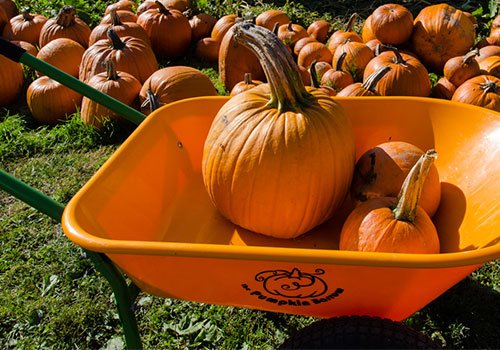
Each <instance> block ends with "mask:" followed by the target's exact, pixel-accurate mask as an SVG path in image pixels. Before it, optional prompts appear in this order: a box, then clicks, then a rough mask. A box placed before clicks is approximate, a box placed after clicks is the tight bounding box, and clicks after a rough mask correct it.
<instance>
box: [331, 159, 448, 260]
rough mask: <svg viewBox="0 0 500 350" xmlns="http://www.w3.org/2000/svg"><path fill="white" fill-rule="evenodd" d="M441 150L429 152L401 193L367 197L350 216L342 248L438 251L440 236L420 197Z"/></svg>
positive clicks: (345, 225)
mask: <svg viewBox="0 0 500 350" xmlns="http://www.w3.org/2000/svg"><path fill="white" fill-rule="evenodd" d="M436 157H437V153H436V152H435V151H434V150H429V151H427V152H426V153H425V154H424V155H422V156H421V157H420V158H419V159H418V161H417V162H416V164H415V165H414V166H413V167H412V169H411V171H410V172H409V173H408V176H406V178H405V179H404V182H403V185H402V186H401V190H400V192H399V195H397V198H396V197H379V198H373V199H370V200H367V201H366V202H364V203H363V204H361V205H359V206H358V207H356V208H355V209H354V210H353V211H352V212H351V213H350V214H349V216H348V217H347V219H346V221H345V222H344V225H343V227H342V230H341V233H340V242H339V249H341V250H352V251H361V252H385V253H409V254H437V253H439V252H440V244H439V236H438V234H437V230H436V227H435V226H434V224H433V222H432V220H431V218H430V217H429V215H428V214H427V213H426V211H425V210H424V209H422V207H421V206H420V205H419V203H420V201H419V197H420V193H421V192H422V188H423V186H424V182H425V180H426V177H427V174H428V172H429V169H430V168H431V166H432V164H433V161H434V159H435V158H436Z"/></svg>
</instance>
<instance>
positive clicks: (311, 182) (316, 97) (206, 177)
mask: <svg viewBox="0 0 500 350" xmlns="http://www.w3.org/2000/svg"><path fill="white" fill-rule="evenodd" d="M234 30H235V32H236V35H235V38H236V40H237V41H238V43H240V44H242V45H245V46H247V47H249V48H250V49H252V50H253V51H254V52H255V53H256V55H257V56H258V57H259V60H260V63H261V65H262V66H263V68H264V71H265V73H266V76H267V81H268V83H265V84H260V85H258V86H256V87H254V88H253V89H250V90H248V91H246V92H243V93H241V94H238V95H236V96H234V97H232V98H231V99H230V100H229V101H228V102H226V103H225V104H224V106H222V108H221V109H220V110H219V112H218V113H217V115H216V117H215V118H214V120H213V123H212V126H211V128H210V130H209V133H208V135H207V139H206V141H205V145H204V150H203V159H202V175H203V181H204V184H205V187H206V189H207V192H208V195H209V197H210V198H211V200H212V202H213V203H214V205H215V207H216V208H217V209H218V210H219V212H220V213H221V214H222V215H223V216H225V217H226V218H227V219H229V220H230V221H232V222H233V223H235V224H237V225H239V226H241V227H244V228H246V229H249V230H251V231H254V232H258V233H262V234H265V235H270V236H274V237H280V238H292V237H297V236H299V235H301V234H303V233H304V232H306V231H308V230H310V229H312V228H313V227H315V226H316V225H319V224H320V223H322V222H324V221H325V220H327V219H328V218H330V217H331V215H332V214H333V213H334V211H335V210H336V209H337V208H338V207H339V206H340V205H341V203H342V202H343V200H344V198H345V195H346V193H347V190H348V187H349V184H350V181H351V177H352V170H353V167H354V157H355V150H354V148H355V144H354V135H353V131H352V128H351V125H350V121H349V118H348V116H347V115H346V114H345V113H344V111H343V109H342V108H341V107H340V105H339V104H338V103H337V102H335V101H334V100H333V99H332V98H331V97H330V96H328V95H326V94H325V93H323V92H321V91H319V90H318V89H314V88H309V89H306V88H305V87H304V85H303V83H302V81H301V78H300V76H299V74H298V69H297V67H296V63H295V61H294V60H293V58H292V56H291V54H290V53H289V52H288V50H287V49H286V48H285V46H284V44H283V43H282V42H281V41H280V40H279V39H278V38H277V37H276V35H274V34H273V33H272V32H271V31H269V30H267V29H265V28H263V27H260V26H256V25H254V24H251V23H245V22H243V23H238V24H236V25H235V26H234Z"/></svg>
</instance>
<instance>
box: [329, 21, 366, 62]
mask: <svg viewBox="0 0 500 350" xmlns="http://www.w3.org/2000/svg"><path fill="white" fill-rule="evenodd" d="M358 17H359V16H358V14H357V13H353V14H352V15H351V17H349V21H347V24H346V25H345V28H344V29H338V30H336V31H335V32H333V34H332V35H331V36H330V38H329V39H328V42H327V44H326V46H327V47H328V49H329V50H330V52H331V53H332V55H333V54H335V51H336V50H337V47H339V46H340V45H342V44H345V43H346V42H347V41H356V42H363V39H362V38H361V37H360V36H359V35H358V34H357V33H356V32H355V31H354V29H353V27H354V23H355V22H356V20H357V19H358Z"/></svg>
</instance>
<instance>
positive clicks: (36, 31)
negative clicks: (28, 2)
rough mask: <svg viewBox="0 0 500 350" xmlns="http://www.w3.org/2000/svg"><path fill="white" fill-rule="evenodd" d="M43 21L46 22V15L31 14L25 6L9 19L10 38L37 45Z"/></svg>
mask: <svg viewBox="0 0 500 350" xmlns="http://www.w3.org/2000/svg"><path fill="white" fill-rule="evenodd" d="M45 22H47V17H45V16H43V15H39V14H31V13H30V11H29V8H25V9H23V10H22V11H21V14H20V15H18V16H15V17H13V18H12V19H11V20H10V25H11V30H12V38H13V39H14V40H19V41H26V42H28V43H30V44H33V45H38V40H39V39H40V31H41V30H42V27H43V25H44V24H45Z"/></svg>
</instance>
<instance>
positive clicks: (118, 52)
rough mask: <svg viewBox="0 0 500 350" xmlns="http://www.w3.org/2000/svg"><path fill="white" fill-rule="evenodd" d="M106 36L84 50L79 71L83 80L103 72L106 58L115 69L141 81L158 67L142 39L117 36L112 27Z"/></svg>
mask: <svg viewBox="0 0 500 350" xmlns="http://www.w3.org/2000/svg"><path fill="white" fill-rule="evenodd" d="M108 36H109V38H108V39H102V40H99V41H98V42H96V43H95V44H94V45H92V46H90V47H89V48H88V49H87V50H85V53H84V54H83V57H82V63H81V64H80V72H79V78H80V80H82V81H83V82H87V81H88V80H89V79H90V78H91V77H92V76H94V75H96V74H98V73H101V72H104V71H105V70H106V68H105V67H104V62H105V61H106V60H107V59H112V60H113V62H114V63H115V65H116V69H117V70H119V71H122V72H127V73H130V74H132V75H133V76H134V77H136V78H137V79H138V80H139V81H140V82H141V83H143V82H145V81H146V79H147V78H149V76H150V75H151V74H153V72H155V71H156V70H157V69H158V61H157V60H156V57H155V55H154V53H153V50H152V49H151V46H150V45H149V44H148V43H146V42H145V41H144V40H142V39H138V38H133V37H131V36H126V37H124V38H119V37H118V35H116V33H115V32H114V30H112V29H109V30H108Z"/></svg>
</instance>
